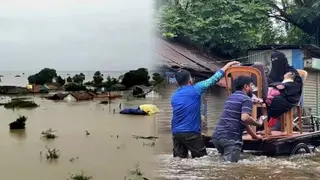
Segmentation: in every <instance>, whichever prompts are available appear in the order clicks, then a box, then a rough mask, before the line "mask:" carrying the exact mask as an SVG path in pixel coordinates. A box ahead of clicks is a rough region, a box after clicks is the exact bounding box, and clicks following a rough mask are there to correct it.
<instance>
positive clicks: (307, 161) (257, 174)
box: [156, 149, 320, 180]
mask: <svg viewBox="0 0 320 180" xmlns="http://www.w3.org/2000/svg"><path fill="white" fill-rule="evenodd" d="M316 157H318V158H319V154H308V155H299V156H293V157H278V158H272V157H266V156H254V155H250V154H246V153H245V154H243V155H241V160H240V161H239V162H238V163H228V162H224V161H223V160H222V159H221V157H220V156H219V154H218V152H217V151H216V150H215V149H208V156H205V157H201V158H196V159H191V158H190V159H180V158H173V157H172V154H159V155H158V156H157V157H156V158H157V159H156V160H157V162H158V169H157V174H158V175H159V178H162V179H163V178H164V179H175V180H176V179H177V180H180V179H181V180H182V179H199V180H201V179H204V180H205V179H275V178H278V179H286V178H292V179H296V178H301V177H304V178H305V177H307V178H319V175H318V172H320V168H318V167H319V166H320V158H319V159H318V158H316ZM314 159H318V161H315V160H314Z"/></svg>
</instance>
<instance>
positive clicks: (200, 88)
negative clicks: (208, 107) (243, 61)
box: [194, 61, 239, 94]
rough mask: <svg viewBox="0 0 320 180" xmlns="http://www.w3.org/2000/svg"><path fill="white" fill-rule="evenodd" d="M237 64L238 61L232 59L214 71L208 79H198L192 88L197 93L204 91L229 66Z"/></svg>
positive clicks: (221, 75)
mask: <svg viewBox="0 0 320 180" xmlns="http://www.w3.org/2000/svg"><path fill="white" fill-rule="evenodd" d="M236 64H239V62H238V61H232V62H229V63H228V64H226V65H225V66H224V67H223V68H221V69H219V70H218V71H217V72H216V73H214V74H213V75H212V76H211V77H210V78H209V79H206V80H203V81H200V82H198V83H196V84H195V85H194V88H195V89H196V91H197V92H198V93H199V94H202V93H203V92H205V91H206V90H207V89H208V88H210V87H211V86H213V85H215V84H216V83H217V82H219V81H220V79H221V78H222V77H223V76H224V72H225V71H226V70H227V69H228V68H229V67H231V66H233V65H236Z"/></svg>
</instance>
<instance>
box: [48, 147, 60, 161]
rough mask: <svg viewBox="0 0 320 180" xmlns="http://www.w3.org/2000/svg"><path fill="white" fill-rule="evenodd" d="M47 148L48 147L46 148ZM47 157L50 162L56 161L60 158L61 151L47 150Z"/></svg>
mask: <svg viewBox="0 0 320 180" xmlns="http://www.w3.org/2000/svg"><path fill="white" fill-rule="evenodd" d="M46 148H47V147H46ZM46 157H47V159H48V160H55V159H58V158H59V157H60V154H59V150H57V149H55V148H54V149H49V148H47V154H46Z"/></svg>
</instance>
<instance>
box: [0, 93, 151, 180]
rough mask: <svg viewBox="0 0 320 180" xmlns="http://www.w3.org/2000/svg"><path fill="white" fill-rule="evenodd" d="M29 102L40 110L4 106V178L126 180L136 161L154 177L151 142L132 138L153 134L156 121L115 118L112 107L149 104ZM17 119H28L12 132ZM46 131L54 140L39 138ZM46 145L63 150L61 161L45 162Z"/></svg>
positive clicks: (0, 128)
mask: <svg viewBox="0 0 320 180" xmlns="http://www.w3.org/2000/svg"><path fill="white" fill-rule="evenodd" d="M31 98H32V99H34V101H35V102H36V103H37V104H39V105H40V107H38V108H36V109H34V110H14V111H13V110H8V109H4V108H3V107H0V114H1V117H2V122H1V124H0V133H1V135H0V136H1V139H2V143H1V148H0V154H1V155H2V161H1V162H0V167H1V169H2V173H1V178H2V179H21V177H24V178H26V179H46V180H56V179H67V178H68V177H69V176H70V174H71V173H81V172H84V173H85V174H86V175H90V176H92V177H93V179H98V180H99V179H124V177H125V176H128V174H129V173H130V171H131V170H135V169H136V165H137V163H138V164H139V168H140V170H141V172H142V173H143V176H145V177H146V178H148V179H152V171H153V166H152V164H153V163H152V161H153V150H154V148H153V147H150V146H147V145H145V144H149V143H151V142H152V141H150V140H140V139H135V138H133V137H132V135H138V136H153V135H154V132H155V129H154V127H155V125H154V117H153V116H130V115H120V114H117V113H116V114H113V109H116V111H117V112H119V109H118V108H119V103H122V107H137V106H139V105H140V104H141V103H142V104H143V103H146V102H145V101H139V100H138V101H130V102H122V100H119V101H115V102H113V103H112V104H111V105H101V104H99V101H88V102H76V103H72V102H70V103H68V102H53V101H49V100H45V99H41V98H39V97H31ZM19 115H23V116H26V117H27V118H28V119H27V121H26V130H25V131H24V130H12V131H11V132H10V130H9V126H8V124H9V123H10V122H12V121H13V120H15V119H16V118H17V117H19ZM48 128H52V129H53V130H56V131H57V132H56V135H57V136H58V137H57V138H56V139H52V140H47V139H43V138H41V132H42V131H44V130H46V129H48ZM86 131H88V132H89V133H90V135H87V134H86ZM46 146H47V147H48V148H56V149H57V150H59V153H60V158H58V159H56V160H47V159H46V158H45V153H46ZM41 154H42V156H43V157H41ZM13 170H14V172H13ZM128 177H129V176H128Z"/></svg>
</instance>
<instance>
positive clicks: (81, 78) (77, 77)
mask: <svg viewBox="0 0 320 180" xmlns="http://www.w3.org/2000/svg"><path fill="white" fill-rule="evenodd" d="M72 80H73V82H74V83H79V84H82V83H83V81H84V80H85V76H84V74H83V73H80V74H76V75H74V76H73V78H72Z"/></svg>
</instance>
